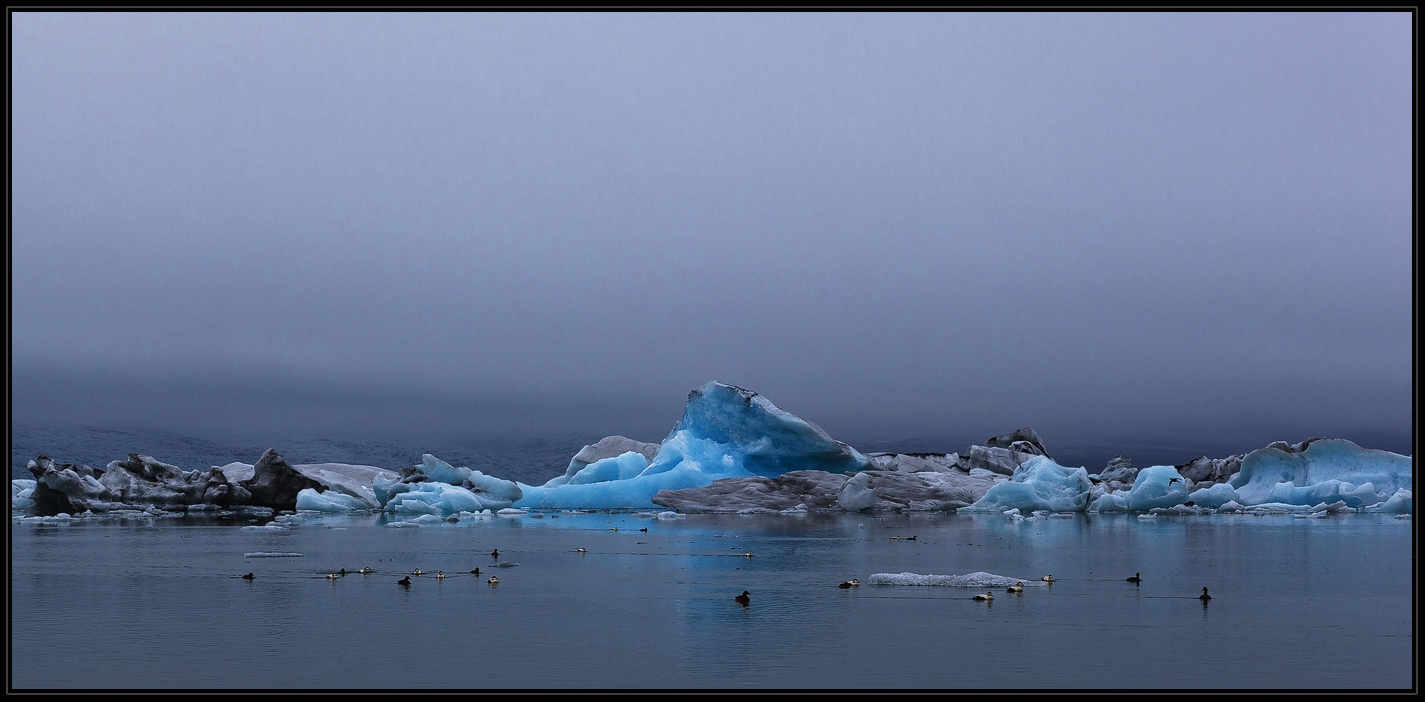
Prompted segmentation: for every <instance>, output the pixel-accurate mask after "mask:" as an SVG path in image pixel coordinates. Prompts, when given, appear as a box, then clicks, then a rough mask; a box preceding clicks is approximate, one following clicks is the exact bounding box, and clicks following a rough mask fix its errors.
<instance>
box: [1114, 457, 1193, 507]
mask: <svg viewBox="0 0 1425 702" xmlns="http://www.w3.org/2000/svg"><path fill="white" fill-rule="evenodd" d="M1187 499H1188V488H1187V483H1186V482H1185V481H1183V476H1181V475H1179V474H1178V469H1177V468H1174V467H1173V466H1148V467H1147V468H1144V469H1142V470H1140V471H1138V475H1137V477H1135V478H1134V479H1133V489H1132V490H1129V491H1128V509H1129V511H1131V512H1146V511H1148V510H1150V509H1153V508H1155V507H1173V506H1175V505H1180V504H1182V503H1184V502H1187Z"/></svg>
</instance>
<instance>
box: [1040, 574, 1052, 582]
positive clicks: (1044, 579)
mask: <svg viewBox="0 0 1425 702" xmlns="http://www.w3.org/2000/svg"><path fill="white" fill-rule="evenodd" d="M1040 580H1043V581H1044V582H1046V583H1052V582H1054V576H1052V575H1046V576H1044V577H1042V578H1040Z"/></svg>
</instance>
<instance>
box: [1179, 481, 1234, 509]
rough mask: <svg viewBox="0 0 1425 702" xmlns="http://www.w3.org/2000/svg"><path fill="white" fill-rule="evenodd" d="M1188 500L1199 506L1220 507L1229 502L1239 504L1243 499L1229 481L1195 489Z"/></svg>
mask: <svg viewBox="0 0 1425 702" xmlns="http://www.w3.org/2000/svg"><path fill="white" fill-rule="evenodd" d="M1188 500H1189V501H1191V502H1192V503H1193V504H1194V505H1197V506H1198V507H1210V508H1212V509H1218V508H1220V507H1222V506H1223V505H1225V504H1227V503H1228V502H1236V503H1238V504H1239V505H1240V504H1241V502H1242V500H1241V499H1239V498H1238V497H1237V491H1236V490H1234V489H1232V486H1231V485H1228V484H1227V483H1216V484H1214V485H1212V486H1211V487H1206V488H1203V489H1201V490H1193V491H1192V494H1191V495H1188Z"/></svg>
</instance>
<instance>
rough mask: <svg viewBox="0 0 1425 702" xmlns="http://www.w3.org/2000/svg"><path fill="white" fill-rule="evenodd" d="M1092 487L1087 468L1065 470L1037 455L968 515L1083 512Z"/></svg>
mask: <svg viewBox="0 0 1425 702" xmlns="http://www.w3.org/2000/svg"><path fill="white" fill-rule="evenodd" d="M1092 490H1093V484H1092V483H1090V482H1089V473H1088V471H1087V470H1086V469H1084V468H1066V467H1064V466H1061V465H1059V464H1058V463H1055V462H1054V460H1053V459H1051V458H1049V457H1047V456H1034V457H1033V458H1030V459H1029V460H1027V461H1025V462H1024V463H1022V464H1020V466H1019V467H1018V468H1016V469H1015V470H1014V476H1013V477H1011V478H1010V479H1009V482H1004V483H999V484H997V485H995V486H994V487H991V488H990V489H989V491H988V492H986V493H985V496H984V497H982V498H980V499H979V500H978V501H976V502H975V503H974V504H972V505H970V506H969V507H965V508H964V510H965V511H967V512H1003V511H1005V510H1009V509H1020V510H1025V511H1031V512H1032V511H1034V510H1048V511H1050V512H1082V511H1084V509H1086V508H1087V507H1088V499H1089V493H1090V491H1092Z"/></svg>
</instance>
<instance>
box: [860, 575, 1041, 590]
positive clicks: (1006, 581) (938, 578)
mask: <svg viewBox="0 0 1425 702" xmlns="http://www.w3.org/2000/svg"><path fill="white" fill-rule="evenodd" d="M866 582H868V583H870V584H871V585H914V586H934V587H974V588H981V587H1009V586H1010V585H1014V584H1016V583H1022V584H1023V585H1024V586H1025V587H1039V586H1041V585H1047V584H1048V583H1045V582H1044V581H1042V580H1040V579H1038V578H1011V577H1009V576H1008V575H995V574H994V573H986V572H984V571H976V572H974V573H966V574H965V575H921V574H919V573H873V574H872V575H871V577H869V578H867V579H866Z"/></svg>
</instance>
